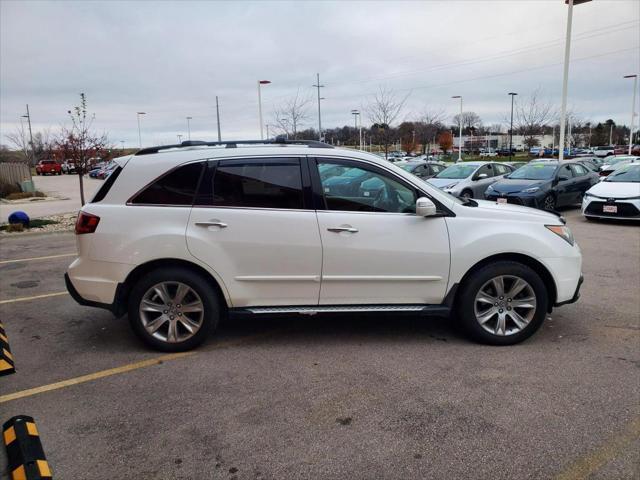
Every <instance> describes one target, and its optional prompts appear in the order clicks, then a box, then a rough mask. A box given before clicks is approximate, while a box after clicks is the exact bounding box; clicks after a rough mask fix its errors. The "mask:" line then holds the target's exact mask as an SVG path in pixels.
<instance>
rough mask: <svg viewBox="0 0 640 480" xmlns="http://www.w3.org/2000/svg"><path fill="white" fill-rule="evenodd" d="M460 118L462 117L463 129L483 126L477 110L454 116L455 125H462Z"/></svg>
mask: <svg viewBox="0 0 640 480" xmlns="http://www.w3.org/2000/svg"><path fill="white" fill-rule="evenodd" d="M460 119H462V129H463V130H467V131H468V130H470V129H472V128H480V127H482V119H481V118H480V115H478V114H477V113H476V112H462V113H459V114H457V115H455V116H454V117H453V123H454V125H458V126H459V125H460Z"/></svg>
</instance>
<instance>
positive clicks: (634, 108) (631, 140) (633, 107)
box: [624, 75, 638, 155]
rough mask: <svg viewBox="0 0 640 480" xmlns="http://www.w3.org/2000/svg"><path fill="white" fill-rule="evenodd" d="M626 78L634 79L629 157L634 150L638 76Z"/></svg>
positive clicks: (627, 76) (626, 76)
mask: <svg viewBox="0 0 640 480" xmlns="http://www.w3.org/2000/svg"><path fill="white" fill-rule="evenodd" d="M624 78H633V99H632V100H631V126H630V127H629V155H631V150H633V121H634V120H635V117H636V90H637V89H638V75H625V76H624Z"/></svg>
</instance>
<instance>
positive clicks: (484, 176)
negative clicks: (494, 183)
mask: <svg viewBox="0 0 640 480" xmlns="http://www.w3.org/2000/svg"><path fill="white" fill-rule="evenodd" d="M487 177H489V175H487V174H486V173H479V174H478V175H477V176H476V178H474V180H482V179H484V178H487Z"/></svg>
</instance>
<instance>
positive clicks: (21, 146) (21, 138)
mask: <svg viewBox="0 0 640 480" xmlns="http://www.w3.org/2000/svg"><path fill="white" fill-rule="evenodd" d="M5 136H6V137H7V140H9V143H11V145H13V146H14V147H15V148H17V149H18V150H20V151H21V152H22V154H23V155H24V159H25V161H26V162H27V163H29V164H33V159H32V158H31V157H32V155H31V152H32V149H31V145H30V144H29V131H28V129H27V128H26V127H25V126H24V123H22V122H21V123H20V126H19V127H16V128H15V129H14V130H13V131H12V132H10V133H7V134H6V135H5Z"/></svg>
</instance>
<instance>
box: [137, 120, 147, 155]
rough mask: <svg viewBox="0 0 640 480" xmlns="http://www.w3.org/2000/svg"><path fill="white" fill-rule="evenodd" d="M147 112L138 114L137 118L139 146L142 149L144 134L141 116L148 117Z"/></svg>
mask: <svg viewBox="0 0 640 480" xmlns="http://www.w3.org/2000/svg"><path fill="white" fill-rule="evenodd" d="M146 114H147V113H146V112H136V116H137V117H138V145H139V146H140V148H142V133H141V131H140V115H146Z"/></svg>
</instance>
